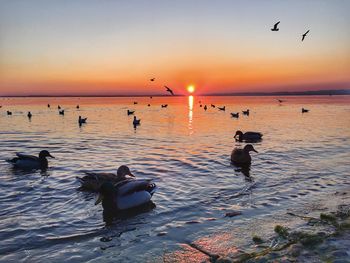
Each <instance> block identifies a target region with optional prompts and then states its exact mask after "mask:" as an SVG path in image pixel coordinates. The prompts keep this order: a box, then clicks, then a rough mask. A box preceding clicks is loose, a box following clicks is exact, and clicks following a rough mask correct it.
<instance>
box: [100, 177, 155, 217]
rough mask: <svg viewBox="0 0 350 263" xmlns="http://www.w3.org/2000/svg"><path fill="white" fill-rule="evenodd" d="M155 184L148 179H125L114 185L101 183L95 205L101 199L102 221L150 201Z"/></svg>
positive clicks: (140, 206)
mask: <svg viewBox="0 0 350 263" xmlns="http://www.w3.org/2000/svg"><path fill="white" fill-rule="evenodd" d="M156 189H157V186H156V185H155V184H154V183H152V182H151V181H150V180H142V179H135V180H126V181H122V182H120V183H118V184H116V185H113V184H112V183H111V182H105V183H103V184H102V185H101V188H100V190H99V196H98V198H97V200H96V202H95V205H97V204H99V203H100V202H101V201H102V207H103V218H104V221H106V222H107V223H110V222H111V221H112V220H113V217H116V216H117V215H118V212H119V213H120V212H122V211H128V210H130V209H137V208H140V209H141V208H142V207H143V206H144V205H147V204H149V203H151V198H152V195H153V194H154V192H155V191H156Z"/></svg>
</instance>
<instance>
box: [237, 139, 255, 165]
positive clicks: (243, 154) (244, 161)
mask: <svg viewBox="0 0 350 263" xmlns="http://www.w3.org/2000/svg"><path fill="white" fill-rule="evenodd" d="M249 152H256V153H257V151H256V150H255V149H254V147H253V145H251V144H247V145H246V146H244V148H243V149H240V148H235V149H233V151H232V153H231V162H232V163H233V164H235V165H238V166H247V165H250V163H251V162H252V158H251V157H250V154H249Z"/></svg>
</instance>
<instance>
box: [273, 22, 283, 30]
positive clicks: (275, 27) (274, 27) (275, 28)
mask: <svg viewBox="0 0 350 263" xmlns="http://www.w3.org/2000/svg"><path fill="white" fill-rule="evenodd" d="M279 23H281V21H278V22H277V23H276V24H275V25H274V26H273V28H271V31H278V30H280V29H279V28H277V26H278V24H279Z"/></svg>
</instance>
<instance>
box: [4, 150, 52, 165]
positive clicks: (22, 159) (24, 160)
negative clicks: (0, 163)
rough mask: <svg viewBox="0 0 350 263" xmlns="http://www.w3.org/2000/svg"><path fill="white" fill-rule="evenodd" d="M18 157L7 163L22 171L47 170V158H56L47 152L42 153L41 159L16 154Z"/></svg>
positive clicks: (40, 154)
mask: <svg viewBox="0 0 350 263" xmlns="http://www.w3.org/2000/svg"><path fill="white" fill-rule="evenodd" d="M16 155H17V157H15V158H13V159H11V160H7V162H8V163H11V164H13V166H14V167H15V168H20V169H46V168H47V167H48V161H47V159H46V157H51V158H55V157H53V156H52V155H51V154H50V153H49V152H48V151H47V150H43V151H41V152H40V153H39V157H36V156H33V155H26V154H21V153H16Z"/></svg>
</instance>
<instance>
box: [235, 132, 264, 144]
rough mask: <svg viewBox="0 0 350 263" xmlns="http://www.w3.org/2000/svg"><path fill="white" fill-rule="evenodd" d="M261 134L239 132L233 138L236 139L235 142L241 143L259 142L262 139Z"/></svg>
mask: <svg viewBox="0 0 350 263" xmlns="http://www.w3.org/2000/svg"><path fill="white" fill-rule="evenodd" d="M262 136H263V135H262V133H260V132H251V131H248V132H245V133H243V132H241V131H236V134H235V136H234V137H233V138H235V139H236V141H239V142H242V141H251V142H254V141H260V140H261V139H262Z"/></svg>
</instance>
